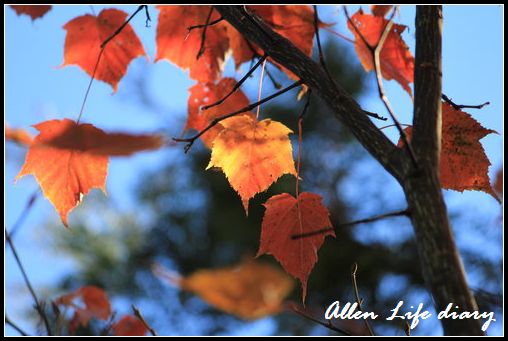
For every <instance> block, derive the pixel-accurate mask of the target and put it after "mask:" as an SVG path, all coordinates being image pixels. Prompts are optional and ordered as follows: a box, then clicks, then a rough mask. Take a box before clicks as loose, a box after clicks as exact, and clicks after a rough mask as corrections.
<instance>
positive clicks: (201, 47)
mask: <svg viewBox="0 0 508 341" xmlns="http://www.w3.org/2000/svg"><path fill="white" fill-rule="evenodd" d="M212 13H213V6H210V12H208V16H207V17H206V21H205V25H204V28H203V31H202V32H201V46H199V51H198V54H197V55H196V59H199V58H200V57H201V56H202V55H203V53H205V40H206V30H207V29H208V26H210V18H211V17H212Z"/></svg>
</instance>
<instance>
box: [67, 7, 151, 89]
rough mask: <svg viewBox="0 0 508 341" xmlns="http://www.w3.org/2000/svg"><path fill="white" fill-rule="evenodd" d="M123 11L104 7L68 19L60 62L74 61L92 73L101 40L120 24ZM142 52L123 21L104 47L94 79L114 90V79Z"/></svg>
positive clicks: (141, 47)
mask: <svg viewBox="0 0 508 341" xmlns="http://www.w3.org/2000/svg"><path fill="white" fill-rule="evenodd" d="M127 15H128V14H127V13H126V12H124V11H121V10H118V9H113V8H110V9H104V10H102V11H101V12H100V13H99V15H98V16H95V15H91V14H86V15H83V16H80V17H77V18H74V19H72V20H71V21H69V22H68V23H67V24H65V26H64V28H65V30H67V35H66V37H65V45H64V62H63V64H62V66H67V65H78V66H79V67H80V68H81V69H83V70H84V71H85V72H86V73H88V74H89V75H90V76H92V75H93V73H94V70H95V67H96V65H97V60H98V57H99V54H100V52H101V44H102V43H103V42H104V41H105V40H106V39H108V38H109V37H110V36H112V35H113V33H114V32H115V31H116V30H117V29H118V28H119V27H120V26H122V25H123V24H124V22H125V19H126V18H127ZM141 56H146V52H145V50H144V48H143V45H142V44H141V41H140V40H139V38H138V36H137V35H136V33H135V32H134V30H133V29H132V26H131V25H130V24H127V25H126V26H125V27H124V28H123V29H122V31H121V32H120V33H119V34H118V35H117V36H115V37H114V38H113V39H112V40H111V41H110V42H109V43H108V44H107V45H106V46H105V48H104V51H103V54H102V56H101V59H100V62H99V64H98V66H97V71H96V73H95V79H98V80H101V81H104V82H106V83H108V84H110V85H111V86H112V87H113V91H115V92H116V90H117V88H118V82H120V79H122V77H123V76H124V75H125V72H126V71H127V67H128V66H129V64H130V62H131V61H132V60H133V59H135V58H137V57H141Z"/></svg>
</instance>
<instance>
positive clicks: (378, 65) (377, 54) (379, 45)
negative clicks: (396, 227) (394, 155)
mask: <svg viewBox="0 0 508 341" xmlns="http://www.w3.org/2000/svg"><path fill="white" fill-rule="evenodd" d="M397 10H398V6H395V7H394V9H393V11H392V15H391V17H390V18H389V19H388V23H387V24H386V26H385V29H384V30H383V34H382V35H381V38H379V41H378V43H377V44H376V46H375V48H374V68H375V72H376V80H377V88H378V90H379V97H380V98H381V100H382V101H383V103H384V105H385V107H386V110H388V113H389V114H390V117H391V118H392V120H393V122H394V123H395V126H396V127H397V130H398V131H399V134H400V137H401V139H402V141H403V142H404V147H405V148H406V149H407V152H408V154H409V157H410V158H411V161H412V162H413V165H414V166H415V167H416V168H418V163H417V162H416V156H415V153H414V151H413V148H412V147H411V144H410V143H409V141H408V138H407V135H406V132H405V131H404V129H402V126H401V125H400V123H399V120H398V119H397V116H396V115H395V112H394V111H393V109H392V106H391V104H390V101H389V100H388V97H387V96H386V94H385V91H384V87H383V75H382V71H381V58H380V56H381V50H382V49H383V46H384V43H385V41H386V38H387V37H388V34H389V33H390V31H391V30H392V27H393V20H392V19H393V17H394V16H395V14H396V13H397Z"/></svg>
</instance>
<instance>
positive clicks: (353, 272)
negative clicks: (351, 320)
mask: <svg viewBox="0 0 508 341" xmlns="http://www.w3.org/2000/svg"><path fill="white" fill-rule="evenodd" d="M357 272H358V264H356V263H354V264H353V268H352V269H351V282H352V283H353V289H354V291H355V298H356V303H358V309H359V310H360V311H361V312H362V313H364V311H363V308H362V303H363V300H362V299H361V298H360V291H359V290H358V282H357V279H356V273H357ZM363 321H364V322H365V327H367V330H368V331H369V335H370V336H375V334H374V330H372V327H371V326H370V323H369V321H368V320H367V319H364V320H363Z"/></svg>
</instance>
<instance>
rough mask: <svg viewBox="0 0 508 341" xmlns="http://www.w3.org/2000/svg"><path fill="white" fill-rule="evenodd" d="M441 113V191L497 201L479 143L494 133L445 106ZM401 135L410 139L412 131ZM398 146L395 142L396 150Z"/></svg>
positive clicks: (486, 160) (445, 104) (400, 142)
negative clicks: (468, 192)
mask: <svg viewBox="0 0 508 341" xmlns="http://www.w3.org/2000/svg"><path fill="white" fill-rule="evenodd" d="M442 110H443V113H442V130H441V131H442V133H441V135H442V140H441V156H440V165H439V172H440V180H441V187H442V188H445V189H453V190H455V191H459V192H462V191H464V190H472V191H483V192H485V193H488V194H490V195H492V196H493V197H494V198H496V200H499V198H498V197H497V195H496V194H495V192H494V190H493V189H492V186H491V184H490V180H489V175H488V170H489V166H490V162H489V159H488V158H487V155H485V150H484V149H483V147H482V145H481V143H480V139H482V138H483V137H485V136H487V135H488V134H491V133H495V131H494V130H491V129H485V128H484V127H482V126H481V125H480V123H478V122H477V121H476V120H475V119H474V118H472V117H471V116H470V115H469V114H468V113H465V112H463V111H460V110H455V109H454V108H453V107H452V106H451V105H450V104H448V103H445V102H444V103H443V104H442ZM405 132H406V134H407V136H408V138H411V135H412V127H408V128H406V129H405ZM402 143H403V142H402V141H401V140H399V143H398V145H399V147H402V145H403V144H402Z"/></svg>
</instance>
